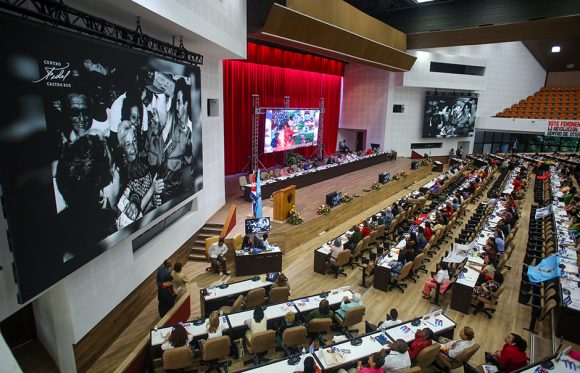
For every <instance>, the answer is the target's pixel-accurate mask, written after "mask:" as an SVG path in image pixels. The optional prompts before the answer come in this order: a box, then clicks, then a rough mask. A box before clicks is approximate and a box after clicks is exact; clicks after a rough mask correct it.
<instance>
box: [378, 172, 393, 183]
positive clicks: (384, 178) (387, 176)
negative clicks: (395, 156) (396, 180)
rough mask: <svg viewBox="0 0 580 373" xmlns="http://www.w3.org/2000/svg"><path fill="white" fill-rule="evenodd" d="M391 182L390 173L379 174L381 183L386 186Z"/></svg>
mask: <svg viewBox="0 0 580 373" xmlns="http://www.w3.org/2000/svg"><path fill="white" fill-rule="evenodd" d="M389 180H391V174H390V173H388V172H383V173H380V174H379V183H381V184H386V183H388V182H389Z"/></svg>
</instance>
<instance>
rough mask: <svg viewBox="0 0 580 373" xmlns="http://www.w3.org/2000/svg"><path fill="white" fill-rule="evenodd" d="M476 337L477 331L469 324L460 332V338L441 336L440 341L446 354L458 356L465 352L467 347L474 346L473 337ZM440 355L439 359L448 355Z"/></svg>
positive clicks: (451, 356)
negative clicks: (453, 339)
mask: <svg viewBox="0 0 580 373" xmlns="http://www.w3.org/2000/svg"><path fill="white" fill-rule="evenodd" d="M474 337H475V333H474V332H473V329H471V328H470V327H469V326H466V327H464V328H463V329H461V331H460V332H459V339H458V340H456V341H452V340H450V339H447V338H443V337H440V338H439V343H441V351H443V352H444V353H445V355H447V356H449V357H450V358H453V359H454V358H456V357H457V356H458V355H459V354H461V353H462V352H463V350H465V349H466V348H469V347H471V346H473V344H474V342H473V338H474ZM445 355H443V356H442V355H439V356H438V357H437V360H439V359H445V358H447V356H445Z"/></svg>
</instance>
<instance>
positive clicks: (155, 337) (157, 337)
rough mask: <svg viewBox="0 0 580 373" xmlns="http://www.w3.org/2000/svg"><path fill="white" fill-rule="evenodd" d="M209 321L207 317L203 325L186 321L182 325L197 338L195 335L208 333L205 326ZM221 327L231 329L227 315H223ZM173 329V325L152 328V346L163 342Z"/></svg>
mask: <svg viewBox="0 0 580 373" xmlns="http://www.w3.org/2000/svg"><path fill="white" fill-rule="evenodd" d="M207 322H208V319H205V320H204V322H203V324H201V325H193V323H192V322H185V323H182V325H183V326H184V327H185V330H187V332H188V333H189V334H191V336H192V337H193V338H195V337H200V336H202V335H206V334H207V329H206V327H205V324H206V323H207ZM221 327H222V330H228V329H229V327H228V322H227V320H226V317H225V316H223V320H222V322H221ZM172 329H173V326H168V327H166V328H160V329H157V330H151V346H152V347H155V346H158V345H161V344H163V340H164V339H165V337H166V336H167V334H169V333H171V330H172Z"/></svg>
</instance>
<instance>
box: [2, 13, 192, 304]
mask: <svg viewBox="0 0 580 373" xmlns="http://www.w3.org/2000/svg"><path fill="white" fill-rule="evenodd" d="M0 21H1V22H2V29H3V31H4V35H9V37H8V36H7V37H4V38H3V41H2V46H3V50H2V54H1V56H0V66H1V69H2V74H0V82H1V85H2V87H3V88H4V89H2V93H1V97H2V100H1V104H0V105H1V108H2V115H3V120H2V122H1V123H0V149H1V154H2V158H1V161H0V174H1V176H2V178H1V182H2V192H3V199H4V202H5V203H4V212H5V217H6V220H7V222H8V233H9V243H10V248H11V250H12V251H13V256H14V271H15V277H16V281H17V283H18V287H19V301H20V302H25V301H27V300H29V299H31V298H32V297H34V296H35V295H37V294H39V293H40V292H42V291H43V290H45V289H47V288H48V287H50V286H51V285H53V284H54V283H56V282H57V281H59V280H60V279H62V278H63V277H65V276H67V275H68V274H70V273H71V272H73V271H74V270H76V269H77V268H79V267H81V266H82V265H84V264H86V263H87V262H89V261H90V260H92V259H94V258H95V257H96V256H98V255H99V254H100V253H102V252H104V251H106V250H108V249H110V248H111V247H113V246H114V245H116V244H118V243H119V242H120V241H121V240H123V239H124V238H126V237H127V236H129V235H130V234H131V233H133V232H135V231H137V230H139V229H140V228H141V227H143V226H145V225H146V224H148V223H150V222H151V221H153V220H154V219H155V218H156V217H158V216H160V215H161V214H162V213H164V212H166V211H167V210H169V209H170V208H171V207H173V206H175V205H177V204H178V203H179V202H181V201H183V200H184V199H186V198H187V197H189V196H191V195H193V194H195V193H196V192H198V191H199V190H201V188H202V187H203V162H202V134H201V92H200V87H201V84H200V83H201V82H200V70H199V68H198V67H195V66H191V65H185V64H180V63H176V62H171V61H169V60H166V59H163V58H159V57H156V56H153V55H148V54H145V53H142V52H138V51H135V50H131V49H128V48H125V47H121V46H116V45H113V44H109V43H104V42H100V41H97V40H95V39H91V38H87V37H84V36H81V35H78V34H74V33H70V32H66V31H61V30H57V29H55V28H51V27H48V26H43V25H39V24H36V23H31V22H27V21H24V20H22V19H16V18H13V17H11V16H7V15H1V16H0Z"/></svg>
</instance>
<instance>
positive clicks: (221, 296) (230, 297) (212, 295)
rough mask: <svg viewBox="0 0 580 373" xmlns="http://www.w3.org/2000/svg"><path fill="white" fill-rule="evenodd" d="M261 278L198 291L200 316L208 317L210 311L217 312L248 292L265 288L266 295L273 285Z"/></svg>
mask: <svg viewBox="0 0 580 373" xmlns="http://www.w3.org/2000/svg"><path fill="white" fill-rule="evenodd" d="M262 277H263V278H259V279H258V280H257V281H255V280H254V279H248V280H243V281H237V282H231V283H228V284H220V285H215V286H213V287H210V288H207V289H201V290H200V291H199V297H200V306H201V316H202V317H205V315H209V314H210V313H211V312H212V311H216V310H219V309H220V307H223V306H228V305H231V304H232V303H233V302H234V301H235V300H236V298H238V296H240V295H246V294H247V293H248V292H249V291H250V290H253V289H258V288H266V293H267V292H268V290H269V289H270V287H271V286H272V285H273V284H274V283H273V282H270V281H266V279H265V277H264V276H262ZM224 285H226V286H224ZM222 287H224V288H222Z"/></svg>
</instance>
